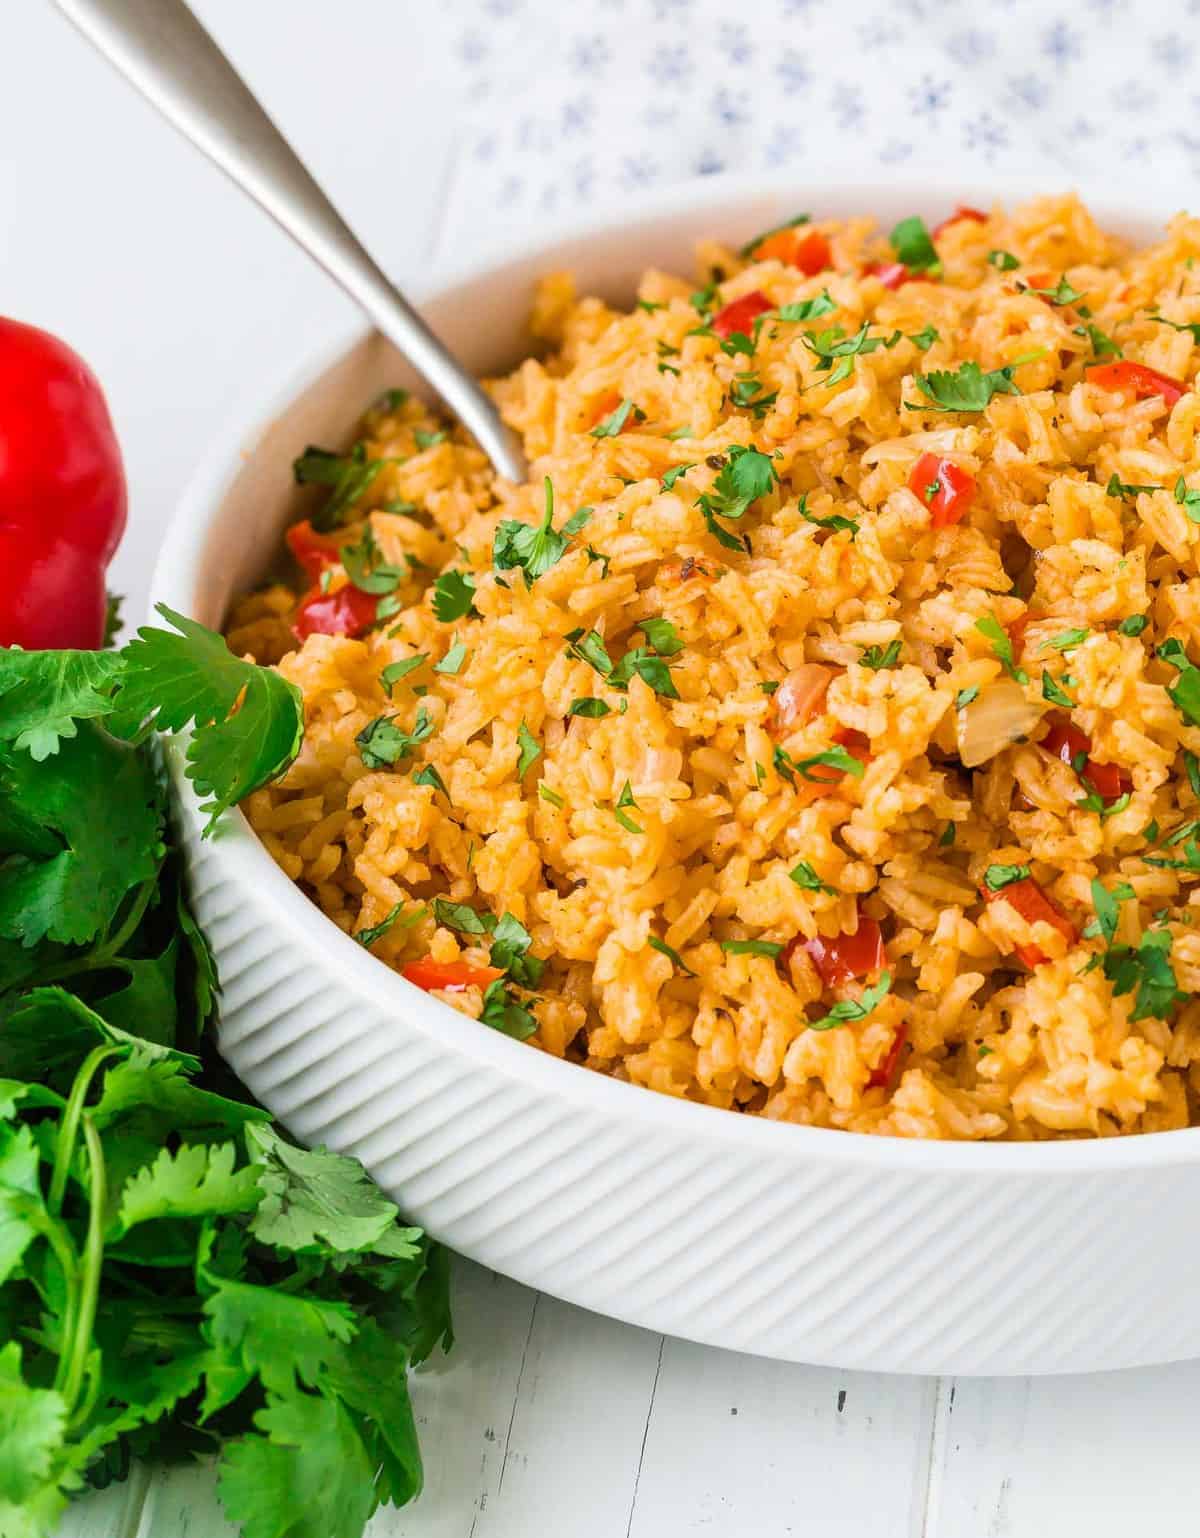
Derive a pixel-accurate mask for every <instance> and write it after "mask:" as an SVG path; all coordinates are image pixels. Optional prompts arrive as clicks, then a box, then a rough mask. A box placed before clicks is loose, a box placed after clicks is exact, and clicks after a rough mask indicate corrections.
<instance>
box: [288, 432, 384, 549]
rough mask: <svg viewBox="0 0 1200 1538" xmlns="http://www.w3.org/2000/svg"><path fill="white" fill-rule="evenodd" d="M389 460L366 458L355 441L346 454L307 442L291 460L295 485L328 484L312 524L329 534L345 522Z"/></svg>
mask: <svg viewBox="0 0 1200 1538" xmlns="http://www.w3.org/2000/svg"><path fill="white" fill-rule="evenodd" d="M392 463H394V461H392V460H388V459H368V458H367V450H366V447H365V445H364V444H361V443H356V444H355V445H354V447H353V448H352V449H351V450H350V452H349V453H348V454H335V453H333V452H332V451H331V450H330V449H321V448H317V447H316V445H315V444H309V446H308V448H306V449H305V451H304V453H303V454H301V455H300V457H299V458H298V459H295V460H293V461H292V474H293V475H294V476H295V478H296V484H297V485H298V486H328V487H329V490H330V493H331V494H330V496H329V497H328V498H327V499H326V501H325V503H324V504H323V506H321V507H320V508H319V509H318V510H317V512H316V513H314V514H313V518H312V526H313V528H314V529H316V530H317V531H318V533H322V534H324V533H328V531H329V530H330V529H334V528H336V527H337V526H338V524H339V523H345V522H346V515H347V513H348V512H349V511H350V509H351V508H352V507H353V505H354V504H355V503H356V502H357V501H358V499H359V498H360V497H361V496H363V494H364V493H365V492H367V491H369V490H370V488H371V486H372V485H373V484H374V481H375V479H376V477H377V476H378V475H379V473H380V471H381V470H382V469H383V467H384V466H385V465H387V464H392Z"/></svg>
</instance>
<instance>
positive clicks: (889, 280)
mask: <svg viewBox="0 0 1200 1538" xmlns="http://www.w3.org/2000/svg"><path fill="white" fill-rule="evenodd" d="M863 276H864V277H868V278H878V279H879V281H880V282H881V283H882V284H883V286H884V288H899V287H900V285H901V284H902V283H911V282H912V281H913V280H914V279H915V278H926V279H927V278H928V274H927V273H924V272H910V271H909V269H908V268H907V267H906V266H905V265H904V263H903V262H870V263H868V265H867V266H866V267H864V268H863Z"/></svg>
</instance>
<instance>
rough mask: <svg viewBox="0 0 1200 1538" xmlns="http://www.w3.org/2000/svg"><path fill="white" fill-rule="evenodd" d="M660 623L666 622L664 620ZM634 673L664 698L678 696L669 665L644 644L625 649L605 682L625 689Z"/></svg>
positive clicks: (670, 698)
mask: <svg viewBox="0 0 1200 1538" xmlns="http://www.w3.org/2000/svg"><path fill="white" fill-rule="evenodd" d="M662 623H663V624H666V621H665V620H664V621H663V622H662ZM676 649H678V648H676ZM635 674H636V675H637V677H638V678H640V679H641V680H642V682H643V683H646V684H649V685H650V687H651V688H652V689H653V690H654V692H655V694H661V695H662V696H663V698H664V699H668V700H677V699H678V698H679V690H678V689H677V688H676V687H675V680H674V679H673V678H672V677H671V670H670V668H669V666H668V665H667V663H666V662H665V661H664V660H663V659H662V658H661V657H659V656H656V655H655V654H654V652H652V651H651V650H650V649H649V647H646V646H635V647H634V648H633V650H632V651H627V652H626V653H625V655H624V656H623V657H622V658H621V660H620V662H618V663H617V665H616V667H615V668H613V670H612V672H611V673H609V675H608V677H607V679H606V680H605V682H606V683H609V684H611V685H612V687H613V688H614V689H627V688H628V687H629V683H630V680H631V679H632V678H633V677H634V675H635Z"/></svg>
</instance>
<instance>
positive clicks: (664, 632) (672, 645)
mask: <svg viewBox="0 0 1200 1538" xmlns="http://www.w3.org/2000/svg"><path fill="white" fill-rule="evenodd" d="M638 629H639V630H641V632H642V634H643V635H644V636H645V637H646V640H647V641H649V643H650V645H651V646H652V647H653V648H654V650H655V651H656V652H657V653H658V655H659V656H660V657H673V656H675V654H676V652H681V651H682V650H683V642H682V641H681V640H680V638H679V632H678V631H677V630H676V629H675V626H674V625H673V624H672V623H671V621H670V620H669V619H644V620H643V621H642V622H641V624H640V625H639V626H638Z"/></svg>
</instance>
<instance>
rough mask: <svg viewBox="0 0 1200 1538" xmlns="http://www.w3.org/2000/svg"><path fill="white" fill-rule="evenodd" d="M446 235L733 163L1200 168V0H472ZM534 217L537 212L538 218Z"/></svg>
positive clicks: (1163, 180) (964, 169) (1073, 170)
mask: <svg viewBox="0 0 1200 1538" xmlns="http://www.w3.org/2000/svg"><path fill="white" fill-rule="evenodd" d="M453 16H454V22H453V32H454V36H453V42H452V45H451V46H452V49H453V52H454V58H453V60H452V64H453V68H454V71H455V75H456V77H457V79H458V83H459V85H460V88H461V91H462V100H463V103H464V106H463V116H462V118H461V119H460V122H459V130H460V134H461V139H460V153H459V158H458V165H457V171H456V175H455V178H454V186H453V189H452V194H451V199H450V206H449V209H448V215H449V217H448V219H447V220H446V223H445V224H444V226H443V235H444V239H445V240H446V241H450V240H453V239H456V238H457V237H458V236H459V235H460V234H461V233H463V232H466V231H469V230H470V229H471V228H472V227H474V228H476V229H477V228H478V219H479V215H480V213H481V211H482V212H487V213H494V214H495V215H496V216H498V217H501V218H503V221H504V223H505V225H506V227H508V228H510V229H511V227H512V226H513V225H514V224H518V225H519V222H520V221H521V220H522V219H530V220H534V221H536V219H537V218H539V217H557V216H561V215H568V214H571V213H572V212H574V211H575V210H577V209H579V208H581V207H586V206H588V205H591V204H596V205H600V204H607V205H610V206H611V205H613V204H619V201H620V199H621V197H622V196H623V195H625V194H628V193H630V192H634V191H637V190H640V189H643V188H647V187H654V186H658V185H666V184H668V183H673V182H679V181H683V180H686V179H689V178H692V177H696V176H709V175H713V174H715V173H718V172H722V171H737V170H742V171H745V172H746V173H747V174H748V175H752V174H759V173H762V172H764V171H769V170H772V169H774V168H776V167H794V168H795V169H796V171H797V173H798V174H803V173H807V174H809V175H814V176H819V177H828V176H829V174H830V173H831V172H833V173H834V174H836V172H837V170H838V169H839V167H847V168H849V167H853V168H855V169H857V170H859V171H869V170H870V169H872V168H877V169H878V168H887V167H895V166H904V165H912V166H919V167H927V168H929V169H932V170H937V171H938V172H940V173H943V174H945V173H949V174H960V173H961V174H962V176H963V181H964V196H968V195H969V187H970V174H971V171H972V170H973V169H976V170H977V169H979V168H989V169H994V170H999V171H1008V172H1013V173H1017V174H1019V173H1020V172H1022V171H1028V170H1029V169H1030V167H1033V166H1037V167H1041V168H1043V169H1044V168H1046V167H1047V166H1058V167H1060V168H1061V170H1062V173H1063V181H1064V185H1069V184H1070V182H1071V179H1072V177H1077V176H1085V175H1088V174H1089V173H1100V174H1103V173H1104V172H1105V171H1106V170H1107V171H1109V172H1110V173H1111V174H1114V175H1120V176H1125V177H1129V176H1135V177H1153V179H1154V182H1155V183H1156V184H1158V185H1160V186H1164V187H1177V188H1178V189H1179V191H1178V197H1179V202H1180V204H1181V205H1182V204H1183V203H1185V202H1186V201H1187V199H1188V189H1189V187H1190V186H1192V185H1194V184H1195V181H1196V178H1197V176H1198V175H1200V127H1198V126H1196V125H1197V123H1198V121H1200V119H1198V117H1197V107H1200V89H1198V88H1197V86H1196V80H1197V69H1196V65H1197V62H1198V60H1197V55H1198V53H1200V0H738V3H736V4H730V3H729V0H455V3H454V7H453ZM532 233H533V231H531V234H532Z"/></svg>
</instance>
